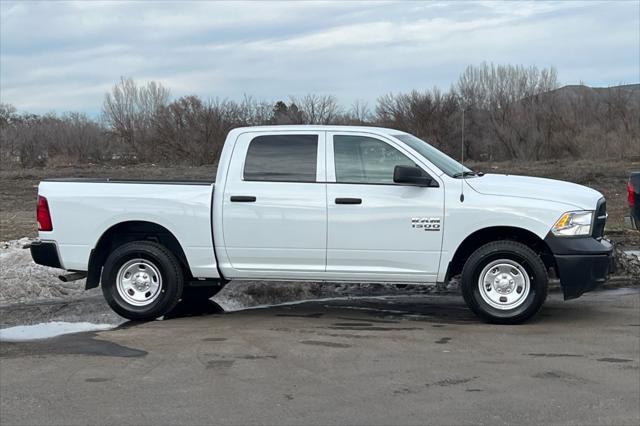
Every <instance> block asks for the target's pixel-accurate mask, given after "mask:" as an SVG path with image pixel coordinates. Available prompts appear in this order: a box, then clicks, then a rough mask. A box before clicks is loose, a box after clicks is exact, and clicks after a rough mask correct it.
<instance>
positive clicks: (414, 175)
mask: <svg viewBox="0 0 640 426" xmlns="http://www.w3.org/2000/svg"><path fill="white" fill-rule="evenodd" d="M393 182H394V183H400V184H404V185H416V186H429V187H436V188H437V187H438V186H439V185H438V182H436V181H435V180H433V179H432V178H431V176H429V175H427V174H426V173H425V172H424V171H423V170H422V169H421V168H419V167H415V166H396V167H395V168H394V170H393Z"/></svg>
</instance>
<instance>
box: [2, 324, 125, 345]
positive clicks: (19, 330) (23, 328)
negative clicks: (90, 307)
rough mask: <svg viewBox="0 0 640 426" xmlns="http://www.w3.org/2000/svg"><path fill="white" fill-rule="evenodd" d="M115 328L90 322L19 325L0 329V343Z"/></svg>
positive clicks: (112, 325) (114, 325) (113, 325)
mask: <svg viewBox="0 0 640 426" xmlns="http://www.w3.org/2000/svg"><path fill="white" fill-rule="evenodd" d="M117 326H118V324H93V323H90V322H63V321H53V322H46V323H40V324H33V325H19V326H15V327H9V328H3V329H0V341H2V342H25V341H31V340H41V339H49V338H51V337H56V336H61V335H63V334H71V333H81V332H86V331H104V330H110V329H112V328H115V327H117Z"/></svg>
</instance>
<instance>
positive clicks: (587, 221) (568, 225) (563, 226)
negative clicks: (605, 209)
mask: <svg viewBox="0 0 640 426" xmlns="http://www.w3.org/2000/svg"><path fill="white" fill-rule="evenodd" d="M592 223H593V212H592V211H577V212H566V213H565V214H563V215H562V216H560V219H558V220H557V221H556V223H555V224H554V225H553V227H552V228H551V232H553V235H555V236H557V237H573V236H578V235H591V224H592Z"/></svg>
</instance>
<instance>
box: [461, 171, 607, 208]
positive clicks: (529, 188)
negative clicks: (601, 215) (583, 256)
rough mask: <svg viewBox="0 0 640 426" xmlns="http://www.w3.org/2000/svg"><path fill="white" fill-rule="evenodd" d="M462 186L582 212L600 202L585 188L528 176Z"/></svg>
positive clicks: (490, 178) (480, 179) (489, 176)
mask: <svg viewBox="0 0 640 426" xmlns="http://www.w3.org/2000/svg"><path fill="white" fill-rule="evenodd" d="M466 182H467V183H468V184H469V186H471V187H472V188H473V189H474V190H475V191H477V192H479V193H481V194H486V195H501V196H507V197H520V198H531V199H535V200H544V201H554V202H558V203H564V204H567V205H570V206H573V207H575V208H578V209H584V210H594V209H595V208H596V204H597V203H598V200H599V199H600V198H602V194H601V193H599V192H598V191H596V190H594V189H591V188H588V187H586V186H582V185H578V184H575V183H571V182H565V181H562V180H554V179H543V178H535V177H529V176H517V175H498V174H486V175H484V176H481V177H474V178H470V179H467V180H466Z"/></svg>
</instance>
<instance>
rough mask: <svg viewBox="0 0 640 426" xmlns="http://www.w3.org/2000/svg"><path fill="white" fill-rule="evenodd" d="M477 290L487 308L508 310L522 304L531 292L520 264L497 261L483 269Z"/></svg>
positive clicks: (503, 260)
mask: <svg viewBox="0 0 640 426" xmlns="http://www.w3.org/2000/svg"><path fill="white" fill-rule="evenodd" d="M478 289H479V290H480V296H482V299H483V300H484V301H485V302H486V303H487V304H488V305H489V306H491V307H493V308H496V309H500V310H509V309H514V308H517V307H518V306H520V305H522V304H523V303H524V301H525V300H526V299H527V296H528V295H529V292H530V291H531V282H530V279H529V274H527V271H526V270H525V269H524V267H523V266H522V265H521V264H519V263H518V262H516V261H514V260H511V259H498V260H494V261H493V262H490V263H489V264H487V266H485V267H484V269H483V270H482V272H481V273H480V277H479V278H478Z"/></svg>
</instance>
